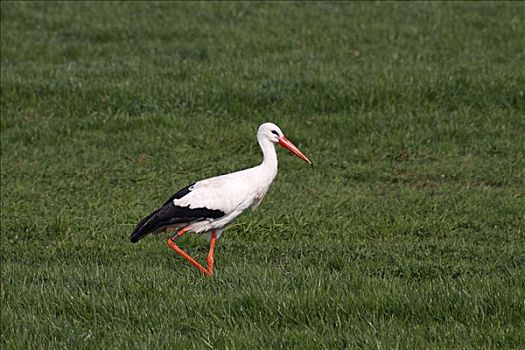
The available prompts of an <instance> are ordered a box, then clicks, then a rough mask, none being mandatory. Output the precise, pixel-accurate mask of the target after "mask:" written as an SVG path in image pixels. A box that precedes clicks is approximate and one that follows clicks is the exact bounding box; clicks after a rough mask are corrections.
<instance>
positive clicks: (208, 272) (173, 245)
mask: <svg viewBox="0 0 525 350" xmlns="http://www.w3.org/2000/svg"><path fill="white" fill-rule="evenodd" d="M186 231H187V228H186V227H185V228H183V229H182V230H180V231H179V233H178V234H176V235H175V236H173V237H172V238H168V240H167V243H168V246H169V247H170V248H171V249H173V250H174V251H175V253H177V254H179V255H180V256H182V257H183V258H184V259H186V260H188V261H189V262H190V263H191V264H192V265H193V266H195V267H196V268H198V269H199V271H200V272H202V273H203V274H205V275H206V276H208V277H211V276H213V268H214V264H215V261H214V259H213V253H214V251H215V243H216V241H217V234H216V232H215V231H212V233H211V240H210V250H209V252H208V258H207V259H206V262H207V263H208V264H207V265H208V266H207V267H206V268H205V267H204V266H202V265H201V264H199V263H198V262H197V261H196V260H195V259H193V258H192V257H191V256H189V255H188V254H187V253H186V252H185V251H184V250H182V249H180V248H179V246H178V245H177V244H176V243H175V241H176V240H177V239H179V238H180V237H181V236H182V235H183V234H184V233H185V232H186Z"/></svg>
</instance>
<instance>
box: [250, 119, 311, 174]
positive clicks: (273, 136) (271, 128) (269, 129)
mask: <svg viewBox="0 0 525 350" xmlns="http://www.w3.org/2000/svg"><path fill="white" fill-rule="evenodd" d="M257 138H258V139H259V140H264V139H266V140H268V141H270V142H272V143H278V144H279V145H281V146H282V147H284V148H286V149H287V150H289V151H290V152H292V153H293V154H295V155H296V156H297V157H299V158H301V159H302V160H304V161H305V162H307V163H308V164H310V165H312V162H311V161H310V159H308V158H307V157H306V156H305V155H304V154H303V153H302V152H301V151H299V148H297V147H296V146H295V145H294V144H293V143H292V141H290V140H288V139H287V138H286V137H285V136H284V134H283V132H282V131H281V129H280V128H279V127H278V126H277V125H275V124H273V123H264V124H261V126H259V130H258V131H257Z"/></svg>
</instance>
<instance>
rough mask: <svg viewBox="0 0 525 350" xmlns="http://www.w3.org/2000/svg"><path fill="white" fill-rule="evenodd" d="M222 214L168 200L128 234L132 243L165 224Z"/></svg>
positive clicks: (194, 220) (210, 217)
mask: <svg viewBox="0 0 525 350" xmlns="http://www.w3.org/2000/svg"><path fill="white" fill-rule="evenodd" d="M222 216H224V213H223V212H222V211H220V210H216V209H206V208H194V209H190V208H189V207H179V206H176V205H174V204H173V202H171V201H168V202H166V204H164V206H163V207H162V208H160V209H157V210H155V211H154V212H153V213H151V214H149V215H148V216H146V217H145V218H144V219H142V220H141V221H140V222H139V223H138V225H137V227H135V229H134V230H133V232H132V233H131V236H130V241H131V242H132V243H136V242H138V241H139V240H140V239H141V238H142V237H144V236H146V235H147V234H148V233H152V232H155V231H158V230H160V229H162V228H165V227H167V226H173V225H177V224H188V223H190V222H196V221H201V220H205V219H216V218H220V217H222Z"/></svg>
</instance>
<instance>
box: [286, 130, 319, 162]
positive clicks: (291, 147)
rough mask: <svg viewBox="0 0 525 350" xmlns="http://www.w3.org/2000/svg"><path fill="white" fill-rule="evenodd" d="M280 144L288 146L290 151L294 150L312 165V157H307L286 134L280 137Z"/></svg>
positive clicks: (293, 151) (294, 152)
mask: <svg viewBox="0 0 525 350" xmlns="http://www.w3.org/2000/svg"><path fill="white" fill-rule="evenodd" d="M279 144H280V145H281V146H283V147H284V148H286V149H287V150H289V151H290V152H292V153H293V154H295V155H296V156H297V157H299V158H301V159H302V160H304V161H305V162H307V163H308V164H310V165H312V162H310V159H308V158H306V156H305V155H304V154H303V153H302V152H301V151H299V148H297V147H296V146H295V145H294V144H293V143H292V141H290V140H288V139H287V138H286V137H284V136H282V137H280V138H279Z"/></svg>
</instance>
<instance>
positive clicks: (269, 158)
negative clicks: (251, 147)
mask: <svg viewBox="0 0 525 350" xmlns="http://www.w3.org/2000/svg"><path fill="white" fill-rule="evenodd" d="M257 141H259V146H261V150H262V153H263V161H262V163H261V167H263V168H266V169H268V171H271V172H272V173H275V174H277V153H276V152H275V146H274V145H273V143H272V142H271V141H269V140H268V139H267V138H265V137H257Z"/></svg>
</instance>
